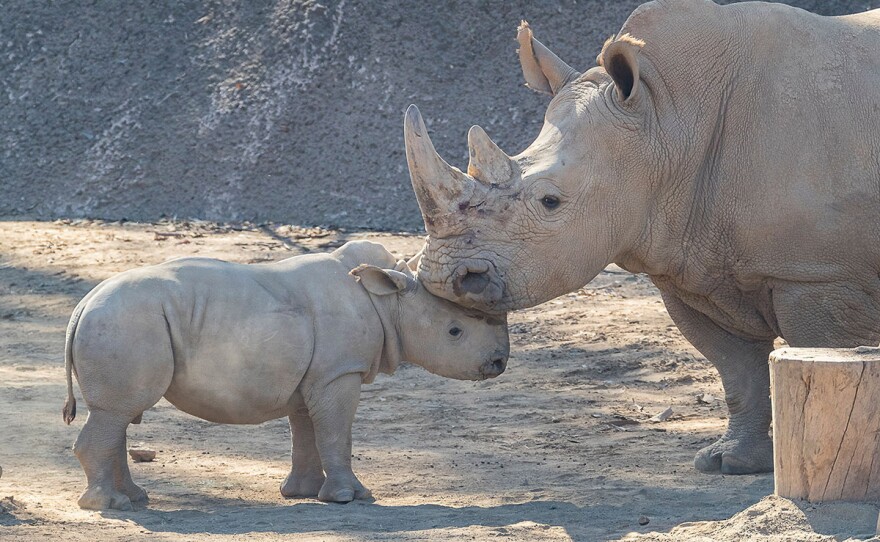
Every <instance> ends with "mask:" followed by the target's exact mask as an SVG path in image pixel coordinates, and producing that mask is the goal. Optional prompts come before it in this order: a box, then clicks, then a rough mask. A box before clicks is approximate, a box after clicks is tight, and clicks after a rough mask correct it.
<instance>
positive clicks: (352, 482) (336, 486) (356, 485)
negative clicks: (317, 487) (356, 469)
mask: <svg viewBox="0 0 880 542" xmlns="http://www.w3.org/2000/svg"><path fill="white" fill-rule="evenodd" d="M372 496H373V493H372V492H371V491H370V490H369V489H367V488H365V487H364V485H363V484H361V483H360V481H359V480H358V479H357V478H356V477H355V476H354V475H353V474H352V475H351V476H348V477H345V478H327V480H326V481H325V482H324V485H322V486H321V491H319V492H318V500H321V501H324V502H338V503H346V502H351V501H353V500H355V499H358V500H366V499H370V498H371V497H372Z"/></svg>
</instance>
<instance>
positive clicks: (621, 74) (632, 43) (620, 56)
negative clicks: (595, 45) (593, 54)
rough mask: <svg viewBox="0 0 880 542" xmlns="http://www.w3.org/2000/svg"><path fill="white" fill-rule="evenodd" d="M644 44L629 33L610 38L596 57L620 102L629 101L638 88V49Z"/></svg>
mask: <svg viewBox="0 0 880 542" xmlns="http://www.w3.org/2000/svg"><path fill="white" fill-rule="evenodd" d="M644 44H645V42H643V41H642V40H639V39H636V38H634V37H632V36H630V35H629V34H624V35H622V36H618V37H616V38H610V39H609V40H608V41H606V42H605V45H604V46H603V47H602V52H601V53H599V57H598V58H597V59H596V60H597V61H598V63H599V65H600V66H602V67H603V68H605V71H606V72H608V75H610V76H611V79H613V80H614V86H615V87H616V89H617V97H618V98H619V99H620V101H621V102H624V103H626V102H630V101H631V100H632V99H633V97H634V96H636V95H637V94H638V89H639V51H640V50H641V48H642V46H643V45H644Z"/></svg>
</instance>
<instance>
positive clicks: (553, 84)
mask: <svg viewBox="0 0 880 542" xmlns="http://www.w3.org/2000/svg"><path fill="white" fill-rule="evenodd" d="M516 41H517V42H519V63H520V65H521V66H522V71H523V75H524V76H525V78H526V86H528V87H529V88H530V89H532V90H535V91H537V92H543V93H544V94H550V95H551V96H553V95H555V94H556V93H557V92H559V91H560V90H561V89H562V87H564V86H565V85H566V84H568V83H569V82H570V81H573V80H575V79H577V77H578V76H579V75H580V73H578V72H577V70H575V69H574V68H572V67H571V66H569V65H568V64H566V63H565V62H563V61H562V60H561V59H560V58H559V57H558V56H556V55H555V54H553V51H551V50H550V49H548V48H546V47H544V44H542V43H541V42H540V41H538V40H536V39H535V38H534V37H533V36H532V29H531V27H530V26H529V23H528V22H527V21H522V22H520V23H519V28H517V31H516Z"/></svg>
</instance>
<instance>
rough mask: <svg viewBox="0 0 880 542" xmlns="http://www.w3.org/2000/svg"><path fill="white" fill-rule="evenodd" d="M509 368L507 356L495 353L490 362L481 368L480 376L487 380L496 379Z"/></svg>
mask: <svg viewBox="0 0 880 542" xmlns="http://www.w3.org/2000/svg"><path fill="white" fill-rule="evenodd" d="M506 368H507V356H505V355H503V354H501V353H495V354H494V355H493V356H492V357H491V358H489V360H488V361H486V362H485V363H483V365H481V366H480V375H481V376H482V377H483V378H484V379H485V378H495V377H496V376H498V375H500V374H501V373H503V372H504V369H506Z"/></svg>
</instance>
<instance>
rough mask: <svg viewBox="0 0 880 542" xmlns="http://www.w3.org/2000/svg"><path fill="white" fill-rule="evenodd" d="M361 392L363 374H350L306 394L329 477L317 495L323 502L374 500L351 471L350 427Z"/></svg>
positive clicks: (322, 460)
mask: <svg viewBox="0 0 880 542" xmlns="http://www.w3.org/2000/svg"><path fill="white" fill-rule="evenodd" d="M360 392H361V375H360V373H349V374H345V375H342V376H340V377H338V378H336V379H335V380H333V381H332V382H330V383H329V384H327V385H326V386H315V387H312V388H311V389H310V390H309V391H308V392H306V393H305V401H306V405H307V407H308V410H309V415H310V416H311V419H312V424H313V426H314V428H315V444H316V446H317V449H318V454H319V455H320V457H321V465H322V466H323V468H324V472H325V473H326V475H327V478H326V480H325V481H324V484H323V485H322V486H321V489H320V491H319V492H318V499H320V500H322V501H327V502H349V501H352V500H354V499H368V498H370V496H371V493H370V490H368V489H367V488H365V487H364V486H363V485H362V484H361V483H360V481H359V480H358V479H357V477H355V475H354V472H352V470H351V424H352V422H353V421H354V414H355V411H356V410H357V406H358V400H359V399H360Z"/></svg>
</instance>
